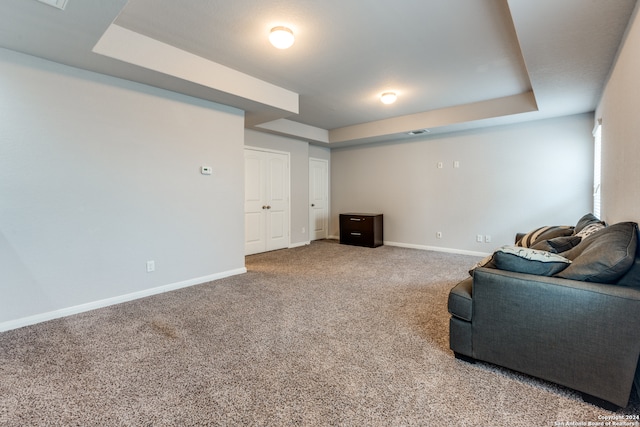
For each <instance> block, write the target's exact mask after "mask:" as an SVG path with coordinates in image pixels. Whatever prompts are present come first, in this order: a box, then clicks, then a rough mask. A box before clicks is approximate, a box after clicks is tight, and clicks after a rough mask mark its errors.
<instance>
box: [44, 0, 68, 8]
mask: <svg viewBox="0 0 640 427" xmlns="http://www.w3.org/2000/svg"><path fill="white" fill-rule="evenodd" d="M38 1H39V2H40V3H44V4H48V5H49V6H53V7H55V8H58V9H60V10H64V8H65V7H67V0H38Z"/></svg>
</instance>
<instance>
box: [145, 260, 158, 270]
mask: <svg viewBox="0 0 640 427" xmlns="http://www.w3.org/2000/svg"><path fill="white" fill-rule="evenodd" d="M152 271H156V262H155V261H153V260H149V261H147V273H151V272H152Z"/></svg>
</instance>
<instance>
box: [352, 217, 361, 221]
mask: <svg viewBox="0 0 640 427" xmlns="http://www.w3.org/2000/svg"><path fill="white" fill-rule="evenodd" d="M349 221H362V218H349Z"/></svg>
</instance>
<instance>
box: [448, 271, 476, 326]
mask: <svg viewBox="0 0 640 427" xmlns="http://www.w3.org/2000/svg"><path fill="white" fill-rule="evenodd" d="M472 283H473V279H472V278H471V277H468V278H467V279H466V280H463V281H462V282H460V283H458V284H457V285H456V286H454V287H453V289H451V291H450V292H449V302H448V304H447V307H448V308H449V313H451V314H452V315H454V316H456V317H458V318H460V319H463V320H466V321H469V322H471V316H472V315H473V312H472V299H471V295H472Z"/></svg>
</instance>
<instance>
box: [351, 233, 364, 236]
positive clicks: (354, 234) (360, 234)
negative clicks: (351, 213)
mask: <svg viewBox="0 0 640 427" xmlns="http://www.w3.org/2000/svg"><path fill="white" fill-rule="evenodd" d="M351 235H352V236H362V233H351Z"/></svg>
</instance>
